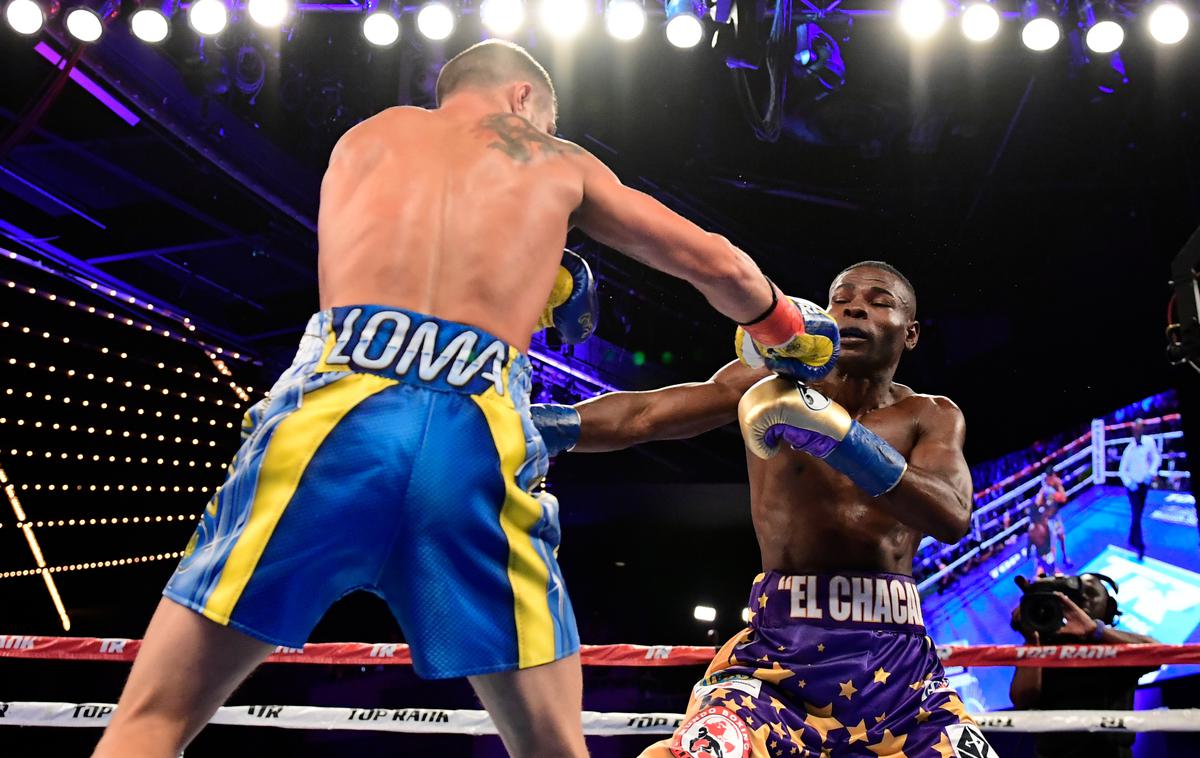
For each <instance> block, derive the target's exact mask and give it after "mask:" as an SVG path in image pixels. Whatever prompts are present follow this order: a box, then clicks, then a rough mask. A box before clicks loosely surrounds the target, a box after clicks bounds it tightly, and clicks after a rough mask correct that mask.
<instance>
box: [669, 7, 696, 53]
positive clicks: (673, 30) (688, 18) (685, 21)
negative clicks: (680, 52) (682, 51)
mask: <svg viewBox="0 0 1200 758" xmlns="http://www.w3.org/2000/svg"><path fill="white" fill-rule="evenodd" d="M703 15H704V6H703V5H701V4H700V3H698V2H695V0H667V41H668V42H670V43H671V44H672V45H674V46H675V47H682V48H688V47H695V46H696V45H699V44H700V40H702V39H704V24H703V23H702V22H701V21H700V18H701V16H703Z"/></svg>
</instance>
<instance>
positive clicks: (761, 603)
mask: <svg viewBox="0 0 1200 758" xmlns="http://www.w3.org/2000/svg"><path fill="white" fill-rule="evenodd" d="M758 607H759V608H766V607H767V596H766V595H759V596H758Z"/></svg>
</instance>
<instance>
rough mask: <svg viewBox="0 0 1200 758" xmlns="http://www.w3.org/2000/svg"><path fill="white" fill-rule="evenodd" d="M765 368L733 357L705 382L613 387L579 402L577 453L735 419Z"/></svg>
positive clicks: (683, 434) (689, 433) (673, 436)
mask: <svg viewBox="0 0 1200 758" xmlns="http://www.w3.org/2000/svg"><path fill="white" fill-rule="evenodd" d="M766 375H767V373H766V372H765V371H761V370H758V369H752V368H747V367H746V366H744V365H742V364H741V363H739V362H738V361H733V362H732V363H729V364H728V365H726V366H725V367H723V368H722V369H721V370H720V371H718V372H717V373H716V374H714V375H713V377H712V378H711V379H709V380H708V381H707V382H692V383H690V384H676V385H674V386H671V387H664V388H662V389H658V390H652V391H650V392H610V393H608V394H606V395H600V396H599V397H595V398H592V399H591V400H585V401H584V402H582V403H579V404H578V405H576V406H575V409H576V410H577V411H579V422H580V432H579V441H578V442H576V443H575V447H574V448H573V451H574V452H577V453H603V452H608V451H610V450H624V449H625V448H627V447H632V446H634V445H639V444H641V443H643V442H653V441H655V440H677V439H687V438H688V437H695V436H696V435H698V434H703V433H704V432H707V431H710V430H712V429H716V428H717V427H719V426H724V425H725V424H728V423H730V422H731V421H736V420H737V406H738V400H740V399H741V397H742V393H744V392H745V391H746V390H747V389H748V388H749V387H750V385H752V384H754V383H755V382H757V381H758V380H759V379H761V378H763V377H764V376H766Z"/></svg>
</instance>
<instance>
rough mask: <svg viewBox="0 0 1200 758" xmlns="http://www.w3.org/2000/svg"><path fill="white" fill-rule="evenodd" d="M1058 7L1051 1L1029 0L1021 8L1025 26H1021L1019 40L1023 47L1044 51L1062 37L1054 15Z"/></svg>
mask: <svg viewBox="0 0 1200 758" xmlns="http://www.w3.org/2000/svg"><path fill="white" fill-rule="evenodd" d="M1057 14H1058V8H1057V7H1056V6H1055V5H1054V3H1052V2H1045V1H1044V0H1029V2H1027V3H1025V7H1024V8H1022V9H1021V17H1022V18H1023V19H1024V20H1025V26H1023V27H1022V28H1021V42H1023V43H1025V47H1027V48H1029V49H1030V50H1033V51H1035V52H1039V53H1040V52H1044V51H1046V50H1049V49H1050V48H1052V47H1054V46H1055V45H1057V44H1058V41H1059V40H1060V39H1062V29H1060V28H1059V26H1058V22H1057V21H1055V20H1054V17H1055V16H1056V15H1057Z"/></svg>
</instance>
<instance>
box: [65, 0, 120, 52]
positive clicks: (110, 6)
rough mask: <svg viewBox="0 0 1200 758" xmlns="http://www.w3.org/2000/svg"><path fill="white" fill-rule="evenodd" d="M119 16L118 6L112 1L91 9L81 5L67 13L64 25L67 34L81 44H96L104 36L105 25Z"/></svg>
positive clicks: (109, 0) (108, 0) (107, 0)
mask: <svg viewBox="0 0 1200 758" xmlns="http://www.w3.org/2000/svg"><path fill="white" fill-rule="evenodd" d="M115 15H117V6H116V5H115V4H114V3H113V2H112V0H106V2H104V3H103V4H101V5H99V6H97V7H95V8H90V7H88V6H86V5H80V6H76V7H74V8H72V9H71V10H69V11H67V16H66V18H65V19H64V24H65V25H66V27H67V33H68V34H70V35H71V36H72V37H74V38H75V39H77V40H79V41H80V42H95V41H96V40H98V39H100V36H101V35H102V34H104V23H105V22H106V21H108V20H109V19H110V18H112V17H113V16H115Z"/></svg>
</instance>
